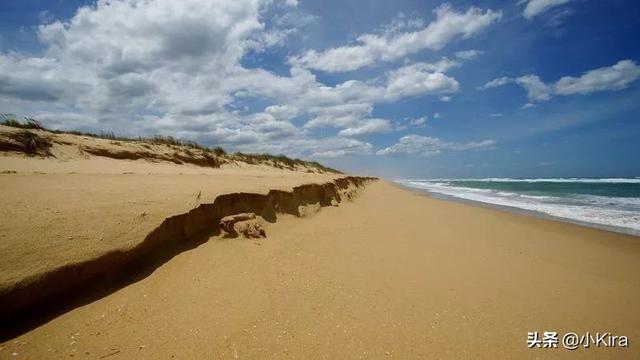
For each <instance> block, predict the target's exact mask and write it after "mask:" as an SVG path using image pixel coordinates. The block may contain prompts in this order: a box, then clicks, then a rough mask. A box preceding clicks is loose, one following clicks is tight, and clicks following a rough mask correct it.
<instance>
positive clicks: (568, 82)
mask: <svg viewBox="0 0 640 360" xmlns="http://www.w3.org/2000/svg"><path fill="white" fill-rule="evenodd" d="M638 78H640V67H639V66H638V65H637V64H636V63H635V62H633V61H632V60H620V61H618V62H617V63H616V64H614V65H612V66H608V67H602V68H598V69H594V70H590V71H587V72H585V73H584V74H582V75H581V76H579V77H572V76H565V77H562V78H561V79H559V80H558V81H556V82H555V83H552V84H546V83H544V82H543V81H542V80H541V79H540V77H539V76H537V75H524V76H520V77H517V78H510V77H501V78H497V79H494V80H491V81H489V82H487V83H486V84H484V85H483V86H481V87H480V88H479V89H481V90H485V89H490V88H495V87H499V86H503V85H506V84H511V83H515V84H518V85H521V86H522V87H523V88H524V89H525V90H526V91H527V98H528V99H529V102H530V105H531V106H532V104H531V103H535V102H541V101H546V100H549V99H551V98H552V97H553V96H556V95H577V94H581V95H584V94H591V93H595V92H600V91H616V90H622V89H625V88H627V87H628V86H629V84H631V83H632V82H634V81H636V80H637V79H638ZM527 107H530V106H527Z"/></svg>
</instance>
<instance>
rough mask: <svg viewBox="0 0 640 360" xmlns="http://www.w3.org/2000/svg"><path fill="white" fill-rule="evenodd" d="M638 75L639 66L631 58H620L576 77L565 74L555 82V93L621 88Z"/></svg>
mask: <svg viewBox="0 0 640 360" xmlns="http://www.w3.org/2000/svg"><path fill="white" fill-rule="evenodd" d="M639 77H640V67H639V66H638V65H636V63H635V62H633V61H631V60H622V61H618V63H617V64H615V65H613V66H611V67H603V68H599V69H595V70H591V71H587V72H586V73H584V74H582V76H580V77H578V78H576V77H571V76H565V77H563V78H561V79H560V80H558V81H557V82H556V83H555V93H556V94H559V95H573V94H590V93H593V92H597V91H611V90H621V89H624V88H626V87H627V86H629V84H630V83H632V82H634V81H636V80H637V79H638V78H639Z"/></svg>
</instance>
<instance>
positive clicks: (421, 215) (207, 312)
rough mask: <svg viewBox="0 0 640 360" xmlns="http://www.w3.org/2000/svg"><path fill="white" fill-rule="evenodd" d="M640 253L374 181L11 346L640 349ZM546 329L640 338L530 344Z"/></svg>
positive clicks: (207, 246) (499, 355)
mask: <svg viewBox="0 0 640 360" xmlns="http://www.w3.org/2000/svg"><path fill="white" fill-rule="evenodd" d="M33 181H37V180H33ZM185 187H187V186H186V185H185ZM185 192H186V193H187V194H191V193H193V192H195V190H194V189H192V188H189V189H187V190H185ZM48 205H50V206H51V205H52V204H48ZM141 209H142V208H141ZM3 210H4V209H3ZM96 215H99V214H96ZM3 241H4V240H3ZM638 264H640V242H639V239H638V238H637V237H632V236H625V235H619V234H614V233H609V232H604V231H599V230H594V229H589V228H584V227H580V226H576V225H571V224H564V223H559V222H554V221H549V220H543V219H536V218H531V217H526V216H522V215H515V214H509V213H505V212H501V211H498V210H493V209H485V208H480V207H474V206H470V205H465V204H458V203H452V202H446V201H441V200H435V199H431V198H428V197H425V196H421V195H418V194H415V193H412V192H409V191H406V190H403V189H400V188H398V187H395V186H393V185H391V184H389V183H386V182H376V183H373V184H371V185H369V186H367V188H366V189H365V190H364V191H363V192H362V193H361V195H360V196H359V197H358V198H357V199H356V200H355V201H353V202H343V203H342V204H341V205H340V206H339V207H337V208H334V207H328V208H323V209H322V210H321V211H319V212H318V213H317V214H315V215H313V216H310V217H307V218H294V217H292V216H288V215H287V216H284V215H282V216H279V218H278V221H277V222H276V223H274V224H268V225H267V238H266V239H262V240H247V239H241V238H237V239H224V238H219V237H213V238H211V239H209V241H208V242H206V243H203V244H202V245H200V246H199V247H197V248H194V249H191V250H188V251H185V252H182V253H180V254H179V255H177V256H176V257H174V258H173V259H171V260H169V261H167V262H166V263H164V264H162V265H161V266H160V267H158V268H157V269H155V271H153V272H152V273H150V274H148V276H144V277H142V278H140V279H138V281H136V282H134V283H132V284H130V285H128V286H126V287H122V288H120V289H119V290H117V291H115V292H113V293H111V294H108V295H107V296H104V297H102V298H100V299H98V300H96V301H93V302H91V303H88V304H85V305H82V306H79V307H77V308H74V309H72V310H70V311H68V312H66V313H64V314H62V315H61V316H59V317H57V318H55V319H53V320H51V321H49V322H47V323H46V324H43V325H42V326H39V327H37V328H34V329H32V330H30V331H28V332H26V333H24V334H22V335H20V336H18V337H17V338H15V339H11V340H8V341H6V342H4V343H3V344H2V345H0V346H1V347H2V349H1V350H0V358H52V359H54V358H55V359H59V358H69V357H70V356H73V357H74V358H87V359H98V358H108V359H134V358H148V359H171V358H175V359H191V358H194V359H227V358H228V359H236V358H240V359H242V358H257V359H265V358H272V359H280V358H302V359H315V358H327V359H355V358H372V359H381V358H396V359H407V358H433V359H525V358H531V359H534V358H545V359H546V358H575V359H590V358H594V359H602V358H627V359H637V358H638V356H639V355H640V347H639V346H638V345H639V344H638V341H640V306H639V305H638V300H637V299H638V298H640V277H638V266H639V265H638ZM545 330H552V331H558V332H561V333H563V332H567V331H573V332H577V333H583V332H586V331H590V332H597V331H599V332H604V331H609V332H613V333H614V334H618V335H626V336H628V337H629V339H630V346H629V347H628V348H625V349H619V348H618V349H611V348H608V349H607V348H590V349H578V350H576V351H573V352H572V351H568V350H564V349H548V350H543V349H534V350H529V349H528V348H527V346H526V337H527V332H529V331H545ZM13 353H15V354H17V355H16V357H12V354H13Z"/></svg>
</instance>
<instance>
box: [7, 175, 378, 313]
mask: <svg viewBox="0 0 640 360" xmlns="http://www.w3.org/2000/svg"><path fill="white" fill-rule="evenodd" d="M376 180H378V179H377V178H374V177H359V176H345V177H341V178H338V179H335V180H333V181H329V182H326V183H311V184H304V185H300V186H296V187H294V188H293V190H292V191H284V190H269V192H268V193H267V194H257V193H229V194H223V195H219V196H217V197H216V198H215V200H214V201H213V203H203V204H200V205H199V206H198V207H196V208H194V209H192V210H190V211H189V212H187V213H182V214H178V215H174V216H170V217H168V218H166V219H164V221H162V223H161V224H160V225H159V226H157V227H156V228H155V229H154V230H152V231H151V232H150V233H149V234H148V235H147V236H145V238H144V240H143V241H142V242H140V243H139V244H137V245H135V246H133V247H131V248H126V249H115V250H112V251H109V252H107V253H104V254H102V255H100V256H98V257H96V258H93V259H88V260H84V261H80V262H75V263H68V264H65V265H62V266H60V267H58V268H55V269H53V270H51V271H47V272H45V273H41V274H36V275H33V276H30V277H27V278H24V279H21V280H20V281H18V282H15V283H12V284H2V285H0V319H11V318H14V317H19V316H21V315H24V314H23V313H27V312H28V311H29V310H30V309H31V308H34V307H35V306H37V305H39V304H44V303H50V302H58V301H60V300H64V299H63V298H65V297H67V296H68V294H70V293H78V292H82V290H83V289H84V288H87V287H89V286H91V285H95V281H97V280H102V279H105V278H112V277H116V276H117V275H121V274H123V273H134V272H136V271H137V270H139V269H141V268H143V267H146V266H149V265H150V264H151V263H154V262H158V261H159V260H158V259H163V260H164V261H166V260H168V259H170V258H171V257H173V256H175V255H176V254H178V253H180V252H182V251H185V250H188V249H190V248H193V247H195V246H198V245H199V244H201V243H203V242H205V241H206V240H207V239H208V238H209V237H210V236H212V235H217V234H219V233H220V225H219V222H220V219H221V218H223V217H225V216H228V215H234V214H238V213H243V212H253V213H255V214H256V215H260V216H262V217H263V218H264V219H265V220H266V221H269V222H275V221H276V218H277V215H276V214H278V213H281V214H291V215H294V216H300V215H301V214H300V213H299V207H300V206H306V205H310V204H318V205H319V206H321V207H326V206H331V203H332V200H335V201H337V202H338V203H339V202H341V201H343V200H344V199H345V198H346V199H351V198H352V197H353V195H354V194H355V192H356V191H357V190H358V189H359V188H361V187H364V186H365V185H366V184H368V183H369V182H371V181H376Z"/></svg>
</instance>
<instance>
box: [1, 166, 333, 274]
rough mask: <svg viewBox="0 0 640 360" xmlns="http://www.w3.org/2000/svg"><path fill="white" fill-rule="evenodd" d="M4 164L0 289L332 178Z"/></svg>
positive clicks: (260, 171) (269, 171) (257, 171)
mask: <svg viewBox="0 0 640 360" xmlns="http://www.w3.org/2000/svg"><path fill="white" fill-rule="evenodd" d="M11 161H15V160H14V159H13V158H5V159H2V158H0V169H2V168H4V169H12V170H13V169H18V171H20V172H19V173H17V174H1V175H0V188H1V189H2V191H1V192H0V203H1V204H2V206H0V254H2V260H1V261H0V285H1V284H6V283H10V282H13V281H16V280H18V279H21V278H24V277H26V276H30V275H34V274H37V273H41V272H44V271H47V270H49V269H51V268H54V267H56V266H60V265H62V264H64V263H67V262H76V261H81V260H86V259H88V258H93V257H95V256H97V255H99V254H102V253H105V252H106V251H108V250H112V249H115V248H126V247H130V246H133V245H135V244H137V243H139V242H141V241H142V240H143V239H144V237H145V236H146V235H147V234H148V233H149V232H150V231H151V230H153V229H154V228H156V227H157V226H158V225H159V224H160V223H161V222H162V221H163V220H164V219H165V218H167V217H169V216H172V215H176V214H181V213H184V212H186V211H188V210H190V209H192V208H194V207H196V206H197V205H199V204H200V203H210V202H212V201H213V200H214V199H215V198H216V196H218V195H222V194H227V193H234V192H252V193H265V194H266V193H267V192H268V191H269V190H270V189H281V190H291V188H293V187H294V186H298V185H301V184H305V183H313V182H324V181H329V180H331V179H333V178H335V177H336V176H335V175H330V174H327V175H324V174H311V173H305V172H297V171H287V170H279V169H275V168H270V167H267V166H252V167H244V168H236V167H224V168H222V169H208V168H202V167H196V166H192V165H180V166H178V165H169V164H163V165H156V164H148V163H146V162H145V161H141V160H138V161H126V160H111V159H91V160H90V161H86V163H87V166H90V167H96V162H97V163H99V165H101V166H100V168H97V169H93V168H90V169H87V166H82V162H80V161H78V162H71V163H69V162H64V163H59V164H58V166H57V171H58V173H52V172H44V171H43V170H49V169H48V167H50V166H51V165H50V164H51V162H52V161H45V160H38V159H23V160H21V161H16V163H17V164H15V165H14V164H11V163H10V162H11ZM29 161H31V162H33V164H29ZM39 161H40V162H41V163H42V164H39V163H38V162H39ZM7 163H9V164H7ZM25 163H26V164H25ZM11 165H14V166H12V167H11ZM17 165H20V166H17ZM32 169H38V170H32ZM71 169H74V170H76V172H73V173H69V172H71V171H68V170H71ZM34 171H36V173H34ZM49 171H52V169H51V170H49ZM77 171H83V172H77ZM89 171H91V172H89ZM94 171H101V172H100V173H96V172H94ZM116 171H118V173H116ZM147 171H154V172H153V173H151V174H149V172H147ZM171 171H172V172H173V173H171ZM179 172H181V173H182V174H180V173H179Z"/></svg>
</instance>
